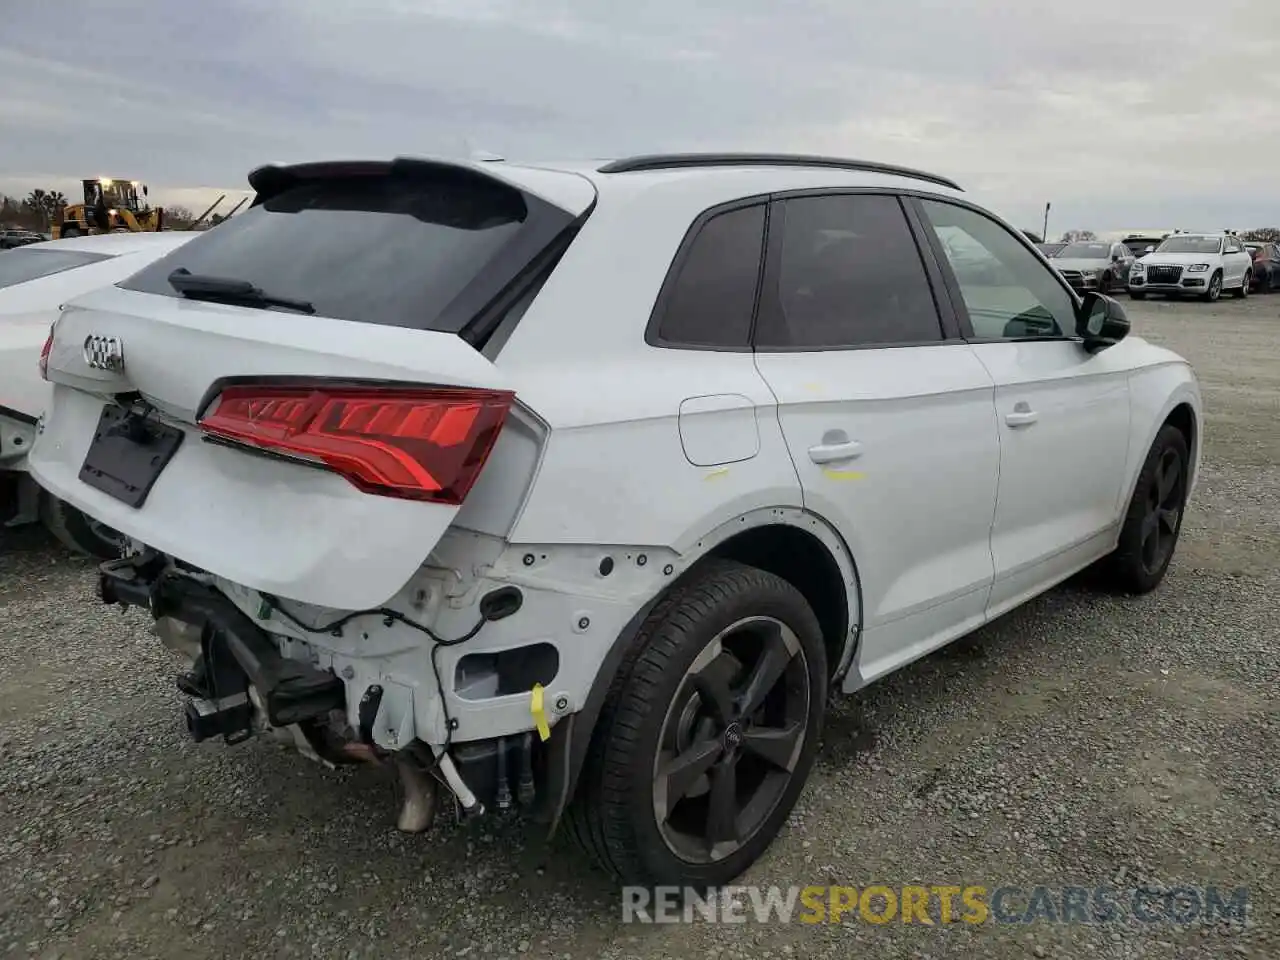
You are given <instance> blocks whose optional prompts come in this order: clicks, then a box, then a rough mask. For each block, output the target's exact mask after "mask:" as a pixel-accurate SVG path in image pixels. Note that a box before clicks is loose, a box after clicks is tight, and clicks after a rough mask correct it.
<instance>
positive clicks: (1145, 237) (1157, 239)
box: [1120, 233, 1169, 257]
mask: <svg viewBox="0 0 1280 960" xmlns="http://www.w3.org/2000/svg"><path fill="white" fill-rule="evenodd" d="M1168 236H1169V234H1167V233H1160V234H1154V233H1153V234H1132V235H1130V236H1127V237H1125V238H1124V239H1123V240H1121V241H1120V242H1121V243H1123V244H1124V245H1125V246H1126V247H1128V248H1129V252H1130V253H1132V254H1133V255H1134V256H1135V257H1144V256H1146V255H1147V254H1148V253H1151V252H1152V251H1154V250H1155V248H1156V247H1158V246H1160V244H1162V243H1164V241H1165V238H1166V237H1168Z"/></svg>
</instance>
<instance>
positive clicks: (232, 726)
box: [98, 553, 361, 762]
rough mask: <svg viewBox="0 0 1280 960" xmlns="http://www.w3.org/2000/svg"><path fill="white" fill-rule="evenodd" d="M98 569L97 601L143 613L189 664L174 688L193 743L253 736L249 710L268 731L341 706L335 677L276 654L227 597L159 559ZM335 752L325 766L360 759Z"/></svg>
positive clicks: (316, 720)
mask: <svg viewBox="0 0 1280 960" xmlns="http://www.w3.org/2000/svg"><path fill="white" fill-rule="evenodd" d="M99 571H100V572H99V581H98V593H99V596H100V597H101V598H102V601H103V602H104V603H109V604H117V605H120V606H122V607H129V606H137V607H143V608H144V609H146V610H148V611H150V613H151V614H152V616H153V617H154V618H155V620H156V627H155V632H156V633H157V634H158V635H159V636H160V638H161V640H162V641H163V642H164V643H165V645H166V646H168V647H169V648H170V649H173V650H175V651H177V652H180V653H182V654H183V655H184V656H186V657H187V658H189V659H190V660H191V669H190V670H189V671H188V672H187V673H185V674H184V675H182V676H181V677H179V678H178V689H179V690H181V691H182V693H184V694H185V695H186V696H187V697H188V703H187V705H186V720H187V729H188V731H189V732H190V733H191V736H192V738H193V739H195V740H197V741H200V740H207V739H209V738H211V737H216V736H221V737H222V738H223V739H224V740H226V741H227V742H229V743H238V742H240V741H242V740H245V739H248V738H249V737H250V736H252V735H253V734H254V733H255V732H257V731H256V730H255V728H254V716H255V712H256V710H255V707H256V708H257V710H260V711H261V712H262V715H263V719H264V720H265V722H266V723H267V724H268V725H270V726H271V727H275V728H287V727H290V726H294V725H299V726H309V725H316V724H321V723H323V722H326V721H327V720H328V718H329V715H330V714H331V713H332V712H333V711H335V710H337V711H342V710H344V709H345V706H346V692H345V689H344V687H343V684H342V681H341V680H340V679H339V678H338V677H337V676H335V675H334V674H333V673H332V672H330V671H326V670H319V669H317V668H315V667H312V666H311V665H310V664H306V663H301V662H299V661H297V660H289V659H287V658H285V657H284V656H282V655H281V654H280V651H279V649H278V648H277V647H276V645H275V644H274V643H273V642H272V641H271V639H270V637H268V636H267V634H266V633H265V632H264V631H263V630H262V629H260V628H259V627H258V626H257V624H255V623H254V622H253V621H252V620H250V619H249V618H248V617H246V616H245V615H244V614H243V613H241V612H240V610H239V609H238V608H237V607H236V606H235V605H234V604H233V603H232V602H231V601H230V600H228V599H227V598H226V597H224V596H222V595H221V594H220V593H218V592H217V591H216V590H214V589H213V588H212V587H211V586H208V585H207V584H205V583H202V582H200V581H198V580H196V579H194V578H192V577H189V576H185V575H183V574H182V573H181V572H176V571H174V570H173V569H172V567H171V566H169V565H168V562H167V560H166V558H164V557H161V556H160V555H158V554H153V553H144V554H140V555H138V556H134V557H126V558H124V559H122V560H112V561H109V562H108V563H104V564H103V565H102V566H101V567H100V568H99ZM322 746H324V747H325V752H328V748H327V745H324V744H322ZM317 752H318V753H319V752H321V751H320V750H317ZM337 754H338V755H337V756H336V757H333V758H332V760H333V762H352V760H356V759H361V758H357V757H354V756H351V755H350V754H347V753H343V752H341V751H337ZM322 755H323V754H322ZM326 759H329V758H326Z"/></svg>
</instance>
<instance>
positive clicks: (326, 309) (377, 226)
mask: <svg viewBox="0 0 1280 960" xmlns="http://www.w3.org/2000/svg"><path fill="white" fill-rule="evenodd" d="M548 219H550V220H552V221H554V222H553V223H552V224H551V226H552V227H554V228H555V229H560V228H562V227H563V226H564V225H566V224H567V223H568V222H569V221H570V219H571V218H570V217H569V215H568V214H566V213H564V211H561V210H559V209H558V208H554V207H547V205H545V204H541V205H539V204H538V202H537V201H533V200H532V198H527V197H526V196H525V195H524V194H522V193H521V192H520V191H518V190H515V189H513V188H511V187H508V186H506V185H505V184H501V183H499V182H497V181H494V180H488V179H484V178H480V177H476V176H474V175H471V174H467V173H459V174H452V173H450V172H448V171H445V172H443V173H440V174H438V175H433V176H409V175H395V174H388V175H381V176H360V177H338V178H322V179H314V180H305V181H301V182H300V183H298V184H296V185H294V186H291V187H288V188H287V189H285V190H283V191H282V192H280V193H278V194H276V195H274V196H272V197H270V198H269V199H267V200H266V201H265V202H263V203H257V204H255V205H254V206H252V207H250V208H249V209H248V210H247V211H245V212H244V213H242V214H240V215H238V216H236V217H233V218H232V219H231V220H229V221H227V222H226V223H223V224H220V225H219V226H218V228H217V229H215V230H210V231H208V232H207V233H204V234H202V235H201V236H199V237H196V238H194V239H193V240H191V241H190V242H189V243H187V244H185V245H184V246H183V247H182V248H181V249H179V250H176V251H175V252H174V253H172V254H170V255H169V256H167V257H165V258H163V259H162V260H159V261H157V262H156V263H154V264H152V265H150V266H148V267H146V268H145V269H143V270H141V271H140V272H138V273H137V274H135V275H134V276H132V277H130V278H128V279H127V280H125V281H124V282H122V283H121V284H120V286H121V287H124V288H125V289H127V290H140V291H143V292H146V293H154V294H162V295H164V296H169V297H181V296H182V294H181V293H179V292H178V291H177V290H175V289H174V288H173V287H172V286H171V285H170V284H169V281H168V277H169V275H170V274H171V273H172V272H173V271H174V270H175V269H177V268H178V267H184V268H186V269H187V270H189V271H190V272H191V273H194V274H205V275H209V276H215V277H223V278H228V279H235V280H247V281H249V282H250V283H252V284H254V285H255V286H258V287H260V288H261V289H262V290H263V291H264V292H265V293H267V294H269V295H271V296H273V297H287V298H290V299H294V300H305V301H308V302H310V303H311V304H312V305H313V306H314V307H315V309H316V313H317V314H319V315H320V316H326V317H334V318H337V319H341V320H354V321H359V322H361V323H374V324H386V325H390V326H402V327H416V328H420V329H435V330H446V329H447V330H450V331H452V332H456V331H457V329H458V324H457V323H456V322H455V321H456V317H454V316H453V315H452V314H449V313H448V311H449V307H450V305H451V304H453V303H454V302H455V301H457V300H459V298H460V295H461V294H463V293H464V291H467V288H468V286H469V285H471V286H472V287H473V289H472V290H470V291H467V293H468V294H469V296H468V297H463V298H461V299H463V300H467V301H468V302H473V301H474V302H475V303H476V305H477V308H478V307H479V306H482V305H483V303H482V302H481V301H483V300H484V299H485V298H484V297H480V298H479V299H477V298H476V296H475V294H476V289H475V287H481V288H484V287H486V286H487V285H489V281H490V280H492V281H493V284H492V285H493V286H495V287H501V285H502V284H503V283H505V282H506V281H507V280H509V279H510V276H512V275H514V273H515V272H517V271H518V270H520V269H522V268H523V267H524V266H525V265H527V263H528V260H529V259H530V257H531V255H532V253H531V252H530V243H529V241H530V240H534V241H536V240H538V238H539V237H542V236H544V235H546V234H547V226H548V225H547V223H546V221H547V220H548ZM536 220H541V221H542V222H541V223H540V224H539V223H535V222H534V221H536ZM531 230H532V233H533V234H535V236H532V237H531V236H530V231H531ZM513 258H514V259H518V260H519V262H518V263H516V262H513ZM496 292H497V290H496V289H494V290H489V291H487V295H488V296H492V295H493V294H496ZM447 314H448V315H447Z"/></svg>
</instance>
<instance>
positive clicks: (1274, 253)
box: [1244, 240, 1280, 293]
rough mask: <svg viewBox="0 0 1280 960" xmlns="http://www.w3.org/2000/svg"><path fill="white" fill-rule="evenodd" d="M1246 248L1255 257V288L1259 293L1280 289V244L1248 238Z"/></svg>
mask: <svg viewBox="0 0 1280 960" xmlns="http://www.w3.org/2000/svg"><path fill="white" fill-rule="evenodd" d="M1244 248H1245V249H1246V250H1247V251H1249V255H1250V256H1251V257H1253V289H1254V290H1255V291H1256V292H1258V293H1270V292H1271V291H1273V290H1280V245H1277V244H1274V243H1264V242H1262V241H1260V240H1246V241H1245V244H1244Z"/></svg>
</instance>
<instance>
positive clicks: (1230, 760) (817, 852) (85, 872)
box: [0, 296, 1280, 960]
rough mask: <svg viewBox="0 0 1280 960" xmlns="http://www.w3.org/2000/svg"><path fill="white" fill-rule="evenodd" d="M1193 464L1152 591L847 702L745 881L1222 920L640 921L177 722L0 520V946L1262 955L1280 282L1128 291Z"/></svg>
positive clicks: (1276, 723) (1273, 937)
mask: <svg viewBox="0 0 1280 960" xmlns="http://www.w3.org/2000/svg"><path fill="white" fill-rule="evenodd" d="M1130 316H1131V317H1132V318H1133V320H1134V321H1135V326H1136V328H1137V331H1138V333H1140V334H1141V335H1144V336H1147V337H1149V338H1151V339H1152V340H1155V341H1158V342H1161V343H1165V344H1168V345H1170V346H1172V347H1173V348H1175V349H1177V350H1179V351H1180V352H1182V353H1183V354H1184V355H1186V356H1188V357H1190V358H1191V359H1192V360H1193V361H1194V363H1195V364H1196V366H1197V368H1198V371H1199V373H1200V376H1201V378H1202V380H1203V383H1204V387H1205V391H1206V396H1207V403H1208V439H1207V449H1206V455H1205V461H1204V473H1203V478H1202V480H1201V484H1200V488H1199V491H1198V494H1197V498H1196V502H1195V504H1194V507H1193V509H1192V510H1191V511H1190V513H1189V515H1188V518H1187V523H1186V526H1185V528H1184V534H1183V541H1182V545H1181V549H1180V553H1179V556H1178V558H1177V559H1176V560H1175V563H1174V567H1173V569H1172V571H1171V573H1170V576H1169V578H1168V580H1167V581H1166V583H1165V585H1164V586H1163V588H1162V589H1161V590H1159V591H1158V592H1157V593H1156V594H1154V595H1152V596H1150V597H1147V598H1145V599H1141V600H1122V599H1116V598H1107V597H1101V596H1098V595H1096V594H1094V593H1092V592H1090V591H1089V590H1088V589H1087V588H1086V587H1084V586H1082V585H1079V584H1072V585H1068V586H1065V587H1063V588H1061V589H1058V590H1055V591H1053V592H1052V593H1051V594H1050V595H1048V596H1046V597H1044V598H1042V599H1040V600H1039V601H1037V602H1035V603H1033V604H1031V605H1030V606H1028V607H1026V608H1024V609H1022V610H1020V611H1018V612H1016V613H1014V614H1012V615H1010V616H1009V617H1007V618H1006V619H1004V620H1003V621H1001V622H999V623H997V624H995V625H992V626H990V627H988V628H987V629H985V630H983V631H981V632H980V633H979V634H977V635H975V636H974V637H972V638H969V639H967V640H965V641H962V642H960V643H959V644H956V645H954V646H953V647H952V648H950V649H949V650H947V651H944V652H943V653H941V654H939V655H936V656H933V657H930V658H929V659H927V660H926V661H924V662H922V663H919V664H917V665H915V666H913V667H911V668H908V669H907V670H905V671H903V672H902V673H900V674H898V675H896V676H894V677H892V678H890V679H888V680H886V681H884V682H882V683H881V684H879V685H877V686H875V687H874V688H872V689H871V690H869V691H868V692H867V693H866V694H865V695H863V696H862V697H860V698H858V700H857V702H851V703H846V704H845V705H844V706H842V707H841V708H840V709H839V710H838V712H837V713H836V714H835V716H834V717H833V718H832V720H831V722H830V725H829V730H828V733H827V735H826V743H825V745H824V749H823V754H822V759H821V760H820V762H819V766H818V769H817V770H816V772H815V775H814V777H813V780H812V782H811V784H810V786H809V788H808V790H807V791H806V793H805V795H804V797H803V799H802V801H801V805H800V807H799V808H798V809H797V811H796V814H795V816H794V817H793V818H792V823H791V825H790V826H789V828H788V829H787V830H786V831H785V832H784V834H783V835H782V837H781V838H780V839H779V841H778V842H777V843H776V844H775V846H774V848H773V850H772V851H771V853H770V854H769V855H768V856H767V858H766V859H765V860H764V861H763V862H762V863H760V864H758V865H757V867H756V868H755V869H754V870H752V871H751V873H750V874H749V875H748V876H747V877H746V878H744V880H743V882H744V883H758V884H782V885H791V884H800V885H807V884H827V883H834V884H852V885H858V886H862V885H866V884H870V883H884V884H888V885H890V886H894V885H898V886H900V885H903V884H910V883H913V882H920V883H923V884H925V885H931V884H948V883H955V884H965V883H969V884H980V885H984V886H987V887H989V888H994V887H997V886H1000V885H1002V884H1016V885H1019V886H1022V887H1023V888H1030V887H1033V886H1034V885H1036V884H1044V885H1049V886H1059V887H1060V886H1063V885H1071V884H1076V885H1080V886H1085V887H1090V888H1092V887H1094V886H1097V885H1100V884H1101V885H1106V884H1112V885H1115V886H1117V887H1126V886H1132V885H1135V884H1142V883H1148V882H1152V883H1161V884H1175V883H1183V884H1191V885H1209V884H1217V885H1219V886H1221V887H1225V888H1236V887H1242V886H1243V887H1248V888H1249V896H1250V919H1249V922H1248V924H1247V925H1245V926H1243V927H1241V926H1240V925H1235V924H1214V925H1207V924H1203V923H1199V922H1195V923H1190V924H1186V925H1181V926H1179V925H1174V924H1167V923H1155V924H1145V925H1144V924H1130V923H1126V924H1119V925H1101V926H1098V925H1095V926H1081V925H1074V926H1068V925H1063V924H1053V923H1049V922H1045V921H1040V922H1037V923H1034V924H1031V925H1025V926H1024V925H1016V924H1015V925H1001V924H985V925H980V926H970V925H966V924H955V925H952V926H950V927H947V928H945V929H944V928H942V927H940V926H934V927H926V926H922V925H919V924H911V925H904V924H902V923H900V922H894V923H889V924H885V925H871V924H867V923H865V922H859V921H856V920H853V921H846V922H845V923H843V924H839V925H820V926H805V925H802V924H799V923H791V924H773V925H761V924H757V923H751V922H748V923H745V924H734V925H711V924H706V923H695V924H691V925H684V924H680V925H665V926H638V925H634V924H632V925H625V924H623V923H621V922H620V915H621V908H620V901H619V900H618V898H617V896H616V893H615V891H614V890H613V889H612V888H611V887H610V885H609V884H608V883H606V882H604V881H603V880H602V878H601V877H600V876H598V875H597V874H595V873H594V872H593V871H592V869H591V868H590V867H589V866H588V865H587V864H586V863H585V862H584V861H583V860H582V859H580V858H579V857H578V856H577V855H576V854H574V853H573V851H572V850H571V849H570V848H569V847H568V846H567V844H565V843H564V842H563V841H557V842H555V843H553V844H552V845H551V846H549V847H548V846H546V845H544V844H543V843H542V842H541V841H540V839H539V838H538V837H536V836H534V835H531V834H527V833H525V832H524V831H522V830H521V829H520V828H519V827H518V826H517V825H515V824H511V823H505V822H499V821H495V820H493V819H489V820H487V821H485V822H479V823H477V824H474V825H467V826H465V827H464V826H458V825H455V824H454V822H453V821H452V819H451V818H449V817H444V818H443V822H442V824H441V826H440V827H439V828H438V829H437V830H436V831H435V832H433V833H432V834H430V835H428V836H425V837H418V838H404V837H401V836H399V835H397V834H396V833H395V831H394V830H393V829H392V819H393V806H392V787H391V784H390V783H389V782H388V781H387V780H386V779H385V778H382V777H380V776H378V775H377V774H376V773H375V772H367V771H361V772H344V773H328V772H325V771H324V770H322V769H320V768H318V767H315V766H313V765H311V764H309V763H308V762H307V761H305V760H304V759H302V758H301V757H299V756H296V755H294V754H290V753H285V752H282V751H281V750H280V748H277V747H274V746H271V745H268V744H265V743H251V744H247V745H242V746H239V747H235V748H227V747H225V746H222V745H221V744H205V745H195V744H192V743H190V742H189V741H188V740H187V738H186V735H185V733H184V732H183V729H182V723H181V719H180V716H179V713H178V709H177V694H176V692H175V691H174V689H173V686H172V679H171V676H172V672H173V664H172V663H171V662H169V660H168V659H167V657H166V655H165V654H164V653H163V652H162V650H161V648H160V647H159V645H158V643H157V642H156V641H154V640H153V639H152V638H151V636H150V635H149V632H148V630H147V625H146V624H145V623H144V620H143V619H142V618H141V617H138V616H131V615H124V614H122V613H120V612H119V611H116V610H108V609H105V608H103V607H102V606H101V605H100V604H98V603H97V602H96V601H95V600H94V598H93V595H92V575H91V567H90V565H89V564H87V563H84V562H81V561H77V560H74V559H72V558H70V557H68V556H67V555H65V554H64V553H62V552H61V551H59V550H58V549H56V548H55V547H54V546H52V545H51V544H50V542H49V541H48V540H47V539H46V538H44V537H40V536H36V535H33V534H30V533H28V534H24V535H23V536H21V537H14V536H12V535H10V536H8V538H7V539H6V538H4V535H3V534H0V957H10V956H13V957H25V956H35V957H58V956H61V957H64V958H80V957H112V958H116V957H130V958H145V957H183V958H186V960H197V958H205V957H242V956H250V955H253V956H294V957H336V958H361V957H367V956H368V957H371V956H377V957H393V956H403V957H425V956H449V957H464V956H469V957H473V958H491V957H505V956H510V957H516V956H519V955H523V956H530V957H572V958H596V957H609V958H643V960H649V958H657V957H715V958H721V960H724V958H732V957H742V958H746V957H752V958H755V957H765V956H801V955H810V956H840V957H845V956H850V955H854V954H859V955H865V956H874V957H901V958H908V957H910V958H925V957H931V958H935V960H936V958H941V957H960V956H964V957H977V956H982V957H987V958H1020V957H1029V956H1030V957H1046V956H1048V957H1071V958H1074V957H1097V958H1111V957H1115V958H1119V957H1150V958H1163V957H1204V958H1215V960H1221V958H1224V957H1234V956H1245V957H1255V958H1262V957H1280V908H1278V907H1277V901H1276V895H1275V884H1276V882H1277V881H1280V876H1277V867H1278V866H1280V814H1278V813H1277V810H1278V809H1280V766H1278V765H1277V760H1276V753H1275V750H1276V743H1277V740H1280V707H1278V706H1277V682H1278V680H1280V600H1278V599H1277V596H1278V593H1280V471H1278V468H1277V462H1278V461H1280V419H1278V418H1280V296H1273V297H1269V298H1263V297H1258V298H1253V299H1251V300H1250V301H1248V302H1246V303H1239V302H1234V301H1224V302H1222V303H1219V304H1217V305H1215V306H1212V307H1211V306H1209V305H1206V304H1198V303H1187V304H1182V303H1178V304H1170V303H1164V302H1148V303H1145V304H1137V303H1134V304H1132V305H1131V306H1130Z"/></svg>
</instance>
